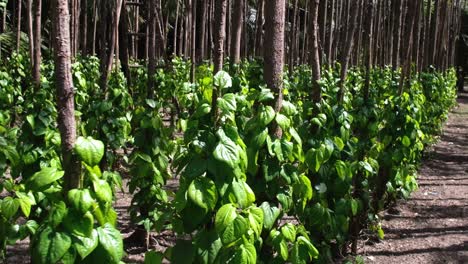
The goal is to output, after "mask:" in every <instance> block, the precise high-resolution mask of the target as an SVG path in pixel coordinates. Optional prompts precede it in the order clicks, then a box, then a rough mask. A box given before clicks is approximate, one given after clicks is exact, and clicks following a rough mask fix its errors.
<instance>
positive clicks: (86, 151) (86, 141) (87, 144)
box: [75, 137, 104, 167]
mask: <svg viewBox="0 0 468 264" xmlns="http://www.w3.org/2000/svg"><path fill="white" fill-rule="evenodd" d="M75 152H76V153H77V154H78V156H79V157H80V159H81V160H82V161H83V162H84V163H86V164H88V165H89V166H91V167H93V166H95V165H98V164H99V162H100V161H101V159H102V157H103V156H104V143H102V141H99V140H95V139H93V138H92V137H87V138H84V137H78V138H77V139H76V143H75Z"/></svg>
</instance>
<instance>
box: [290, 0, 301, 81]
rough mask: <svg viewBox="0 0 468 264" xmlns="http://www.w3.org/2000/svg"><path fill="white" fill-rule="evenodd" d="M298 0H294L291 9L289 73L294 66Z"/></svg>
mask: <svg viewBox="0 0 468 264" xmlns="http://www.w3.org/2000/svg"><path fill="white" fill-rule="evenodd" d="M298 2H299V1H298V0H295V1H294V9H293V23H292V27H291V29H292V34H290V38H289V67H288V69H289V73H290V74H291V73H292V70H293V68H294V66H295V58H294V57H295V55H294V54H295V50H296V47H295V45H294V44H295V42H296V38H297V31H296V23H297V9H298Z"/></svg>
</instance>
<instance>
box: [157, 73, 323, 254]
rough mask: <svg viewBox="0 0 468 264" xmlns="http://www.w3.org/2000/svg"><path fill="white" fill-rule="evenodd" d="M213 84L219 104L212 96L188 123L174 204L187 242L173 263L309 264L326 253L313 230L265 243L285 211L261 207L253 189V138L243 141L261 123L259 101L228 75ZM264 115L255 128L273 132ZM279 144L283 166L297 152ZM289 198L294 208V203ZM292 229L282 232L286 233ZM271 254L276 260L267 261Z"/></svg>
mask: <svg viewBox="0 0 468 264" xmlns="http://www.w3.org/2000/svg"><path fill="white" fill-rule="evenodd" d="M212 83H213V85H215V87H216V89H213V88H214V87H212V88H211V89H212V90H211V91H209V92H208V93H211V94H213V91H215V92H216V93H217V94H216V96H217V100H216V104H215V105H214V106H213V105H212V104H211V101H212V100H211V99H212V98H205V97H204V96H205V95H206V94H207V91H206V90H205V91H204V93H203V95H200V96H199V98H198V101H199V103H198V106H197V108H196V111H195V112H194V113H193V114H192V115H191V117H190V118H189V119H188V123H187V129H186V130H185V133H184V147H183V148H182V149H181V151H180V154H179V155H178V156H177V159H176V160H175V165H176V167H177V169H178V171H179V173H180V187H179V190H178V191H177V193H176V196H175V199H174V204H175V212H174V217H173V222H172V225H173V228H174V231H175V232H176V233H177V234H179V235H180V236H179V237H178V240H177V243H176V245H175V246H174V247H173V248H170V249H169V250H168V251H167V252H166V257H167V258H168V259H170V260H171V261H172V262H174V263H187V262H197V263H223V262H232V263H257V262H258V261H266V262H268V259H270V260H272V261H281V260H282V261H292V262H293V263H306V262H309V261H310V260H311V259H312V258H315V257H317V254H318V252H317V251H316V249H315V247H314V246H313V245H312V243H311V242H310V240H309V237H308V235H307V232H306V231H305V229H301V228H299V229H300V230H301V232H297V235H296V232H295V233H294V234H292V233H291V234H288V235H287V236H286V238H284V241H282V242H278V241H280V240H281V239H282V238H281V236H277V237H275V239H272V241H271V243H265V241H266V240H267V238H268V236H269V234H270V230H271V229H272V228H275V227H276V226H278V225H279V223H280V215H284V211H283V210H282V209H280V206H278V203H276V204H275V203H269V202H267V201H266V202H264V203H263V204H262V205H261V206H258V205H256V204H255V202H256V201H259V200H258V197H257V195H256V194H255V193H254V191H253V188H252V187H251V186H250V184H248V181H249V180H248V178H249V177H251V176H250V174H249V173H248V170H249V162H251V161H250V160H249V159H252V157H251V158H249V154H248V147H247V145H246V144H245V140H246V139H247V138H248V136H249V135H248V134H247V133H246V134H242V133H243V130H244V129H243V128H240V125H239V126H238V124H242V126H244V125H245V122H249V121H248V120H250V119H253V118H252V105H253V104H255V103H256V102H255V99H256V98H255V99H253V100H251V101H248V99H247V97H248V96H247V95H243V94H238V93H231V92H230V86H231V84H232V80H231V77H230V76H229V75H228V74H227V73H226V72H222V71H221V72H218V73H217V74H216V75H215V76H214V77H213V82H212ZM204 89H207V87H205V88H204ZM266 93H267V92H266V91H265V94H266ZM256 96H257V95H255V97H256ZM269 97H271V96H268V95H267V94H266V95H265V98H269ZM262 109H265V108H262ZM258 116H259V117H258V118H260V120H258V119H254V120H252V121H251V123H252V124H253V123H255V122H259V123H260V124H261V125H263V126H264V127H263V129H265V128H266V126H267V125H268V123H270V122H271V121H272V120H273V119H274V118H275V117H276V116H277V114H276V113H275V112H274V111H271V109H269V108H267V109H265V111H262V112H259V113H258ZM278 116H279V115H278ZM282 118H283V116H279V117H278V118H277V119H278V122H279V123H281V125H282V126H284V128H285V129H287V127H286V123H287V121H285V119H286V118H283V119H284V120H282ZM249 140H250V139H249ZM265 140H266V139H263V141H265ZM260 141H262V140H260ZM262 144H263V143H260V145H262ZM273 144H279V145H278V146H276V147H275V150H271V151H272V152H273V151H275V152H274V153H276V155H278V156H280V158H279V159H281V160H282V161H284V160H286V159H289V158H290V156H292V155H293V154H292V153H290V154H288V153H289V152H287V151H292V149H291V150H289V148H287V147H288V146H286V148H287V150H284V151H285V152H284V153H283V150H281V148H282V147H284V146H285V142H281V141H278V143H271V145H273ZM281 144H282V145H281ZM286 144H287V143H286ZM270 147H271V146H270ZM285 153H286V154H285ZM252 160H253V159H252ZM261 162H263V161H261ZM298 178H300V177H298ZM297 189H300V188H299V186H298V187H297ZM306 192H307V191H306ZM310 192H311V191H310ZM310 192H309V195H311V193H310ZM306 195H307V194H306ZM284 196H286V195H284ZM278 197H280V198H279V200H282V201H283V202H284V204H285V205H286V204H290V203H288V202H287V201H288V197H284V198H283V196H281V195H280V196H278ZM289 199H291V203H292V198H289ZM276 202H277V200H276ZM289 227H290V226H289V225H288V226H287V227H284V228H283V227H281V229H280V230H284V231H285V232H286V231H287V229H288V228H289ZM295 228H296V226H294V230H295ZM290 229H291V228H290ZM288 230H289V229H288ZM184 234H192V235H191V237H192V238H191V239H190V240H187V239H186V236H185V235H184ZM273 240H274V241H273ZM280 245H281V246H280ZM267 248H270V250H268V249H267ZM264 252H276V253H274V254H272V255H270V256H269V258H268V259H264V258H263V256H264ZM280 253H281V254H280Z"/></svg>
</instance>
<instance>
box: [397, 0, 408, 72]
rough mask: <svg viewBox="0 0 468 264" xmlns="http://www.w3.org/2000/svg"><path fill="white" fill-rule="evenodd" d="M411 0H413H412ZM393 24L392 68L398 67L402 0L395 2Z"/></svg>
mask: <svg viewBox="0 0 468 264" xmlns="http://www.w3.org/2000/svg"><path fill="white" fill-rule="evenodd" d="M412 1H413V0H412ZM394 19H395V21H394V22H395V24H394V30H395V31H394V32H395V35H396V38H394V42H393V48H394V50H393V63H392V65H393V69H396V68H398V67H400V52H401V51H400V43H401V39H402V27H403V24H402V21H403V0H398V1H397V3H396V8H395V15H394Z"/></svg>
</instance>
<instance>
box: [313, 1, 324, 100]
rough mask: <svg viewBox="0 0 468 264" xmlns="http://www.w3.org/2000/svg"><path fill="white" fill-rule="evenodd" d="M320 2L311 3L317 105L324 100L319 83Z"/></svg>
mask: <svg viewBox="0 0 468 264" xmlns="http://www.w3.org/2000/svg"><path fill="white" fill-rule="evenodd" d="M319 6H320V0H312V1H311V3H310V22H311V23H310V44H311V46H310V49H311V65H312V100H313V101H314V102H315V103H318V102H320V100H321V99H322V88H321V87H320V85H319V83H318V81H319V80H320V78H321V72H320V70H321V69H320V49H319V24H318V13H319Z"/></svg>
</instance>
